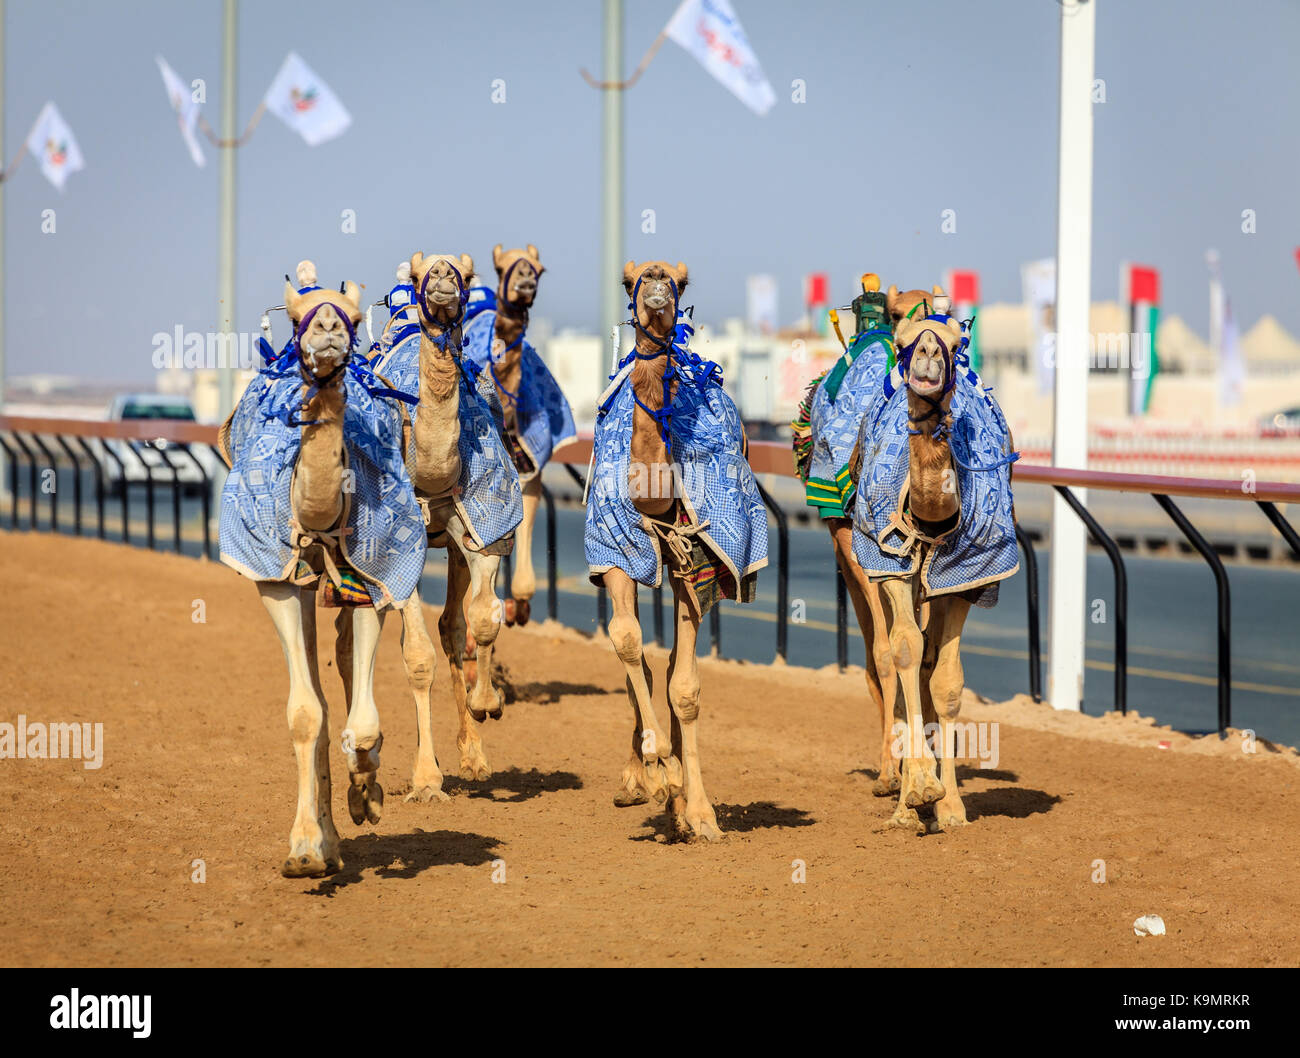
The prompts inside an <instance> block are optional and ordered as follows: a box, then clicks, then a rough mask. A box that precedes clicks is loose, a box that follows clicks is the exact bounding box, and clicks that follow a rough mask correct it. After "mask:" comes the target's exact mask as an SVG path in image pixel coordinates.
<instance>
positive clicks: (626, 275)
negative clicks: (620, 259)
mask: <svg viewBox="0 0 1300 1058" xmlns="http://www.w3.org/2000/svg"><path fill="white" fill-rule="evenodd" d="M635 286H636V262H635V261H628V263H627V264H625V265H624V266H623V289H624V290H626V291H627V296H628V297H631V296H632V290H633V288H634V287H635Z"/></svg>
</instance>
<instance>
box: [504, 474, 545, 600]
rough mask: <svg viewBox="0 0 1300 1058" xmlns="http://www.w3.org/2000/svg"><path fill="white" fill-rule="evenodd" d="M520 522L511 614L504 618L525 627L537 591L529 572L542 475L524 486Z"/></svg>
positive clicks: (532, 576) (535, 577)
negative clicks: (522, 518)
mask: <svg viewBox="0 0 1300 1058" xmlns="http://www.w3.org/2000/svg"><path fill="white" fill-rule="evenodd" d="M523 491H524V520H523V521H522V522H520V523H519V526H518V527H517V528H516V529H515V564H514V572H513V573H512V575H511V577H510V597H511V600H512V601H513V602H514V613H513V614H507V615H506V616H507V617H511V618H512V619H513V621H514V623H516V624H521V625H526V624H527V623H528V617H529V615H530V614H531V612H532V598H533V595H534V593H535V592H536V591H537V574H536V573H535V572H534V570H533V527H534V526H535V525H536V524H537V505H538V503H540V502H541V499H542V475H541V474H538V475H537V476H536V477H535V478H533V479H532V480H531V481H529V482H528V484H527V485H525V486H524V490H523Z"/></svg>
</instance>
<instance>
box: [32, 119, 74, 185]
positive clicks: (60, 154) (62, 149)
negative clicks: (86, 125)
mask: <svg viewBox="0 0 1300 1058" xmlns="http://www.w3.org/2000/svg"><path fill="white" fill-rule="evenodd" d="M27 149H28V150H29V151H31V152H32V154H33V155H35V156H36V158H37V159H39V160H40V165H41V172H42V173H43V174H45V179H46V180H48V181H49V182H50V183H52V184H53V185H54V186H55V187H57V188H58V189H59V190H60V191H62V190H63V185H64V184H66V183H67V182H68V177H69V176H71V175H72V174H73V173H75V172H78V171H80V170H82V169H84V168H85V167H86V160H85V159H84V158H83V157H82V156H81V148H80V147H78V146H77V138H76V137H75V136H73V135H72V129H70V128H69V127H68V123H67V122H66V121H64V120H63V115H62V114H60V113H59V108H58V107H56V106H55V105H54V104H53V103H46V104H45V106H44V107H43V108H41V112H40V114H39V115H37V118H36V124H35V125H33V126H32V131H31V132H29V133H28V134H27Z"/></svg>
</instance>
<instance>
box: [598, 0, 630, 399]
mask: <svg viewBox="0 0 1300 1058" xmlns="http://www.w3.org/2000/svg"><path fill="white" fill-rule="evenodd" d="M622 71H623V0H605V83H604V84H603V85H602V86H601V88H602V91H603V93H604V100H603V101H602V102H603V108H604V137H603V144H604V159H603V164H602V173H603V181H602V192H601V203H602V204H601V228H602V242H601V253H600V280H599V288H598V290H599V298H600V300H599V302H598V304H599V305H600V347H599V348H600V351H599V352H598V353H597V355H596V395H597V397H599V395H600V394H601V393H602V392H603V391H604V389H605V384H606V381H607V378H608V374H609V365H607V364H606V362H605V356H606V346H605V342H607V341H609V342H614V345H615V348H616V349H617V346H618V343H617V342H616V341H615V340H614V338H613V335H614V334H615V332H616V331H617V330H618V326H619V318H620V313H621V309H622V304H623V303H622V297H621V295H622V287H621V285H620V283H619V280H620V277H621V276H622V274H623V269H622V265H623V261H622V257H623V88H624V86H623V85H622V84H621V83H620V81H619V79H620V78H621V77H622V76H623V73H622Z"/></svg>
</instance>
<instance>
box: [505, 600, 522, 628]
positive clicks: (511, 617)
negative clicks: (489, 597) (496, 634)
mask: <svg viewBox="0 0 1300 1058" xmlns="http://www.w3.org/2000/svg"><path fill="white" fill-rule="evenodd" d="M517 609H518V607H517V605H516V603H515V600H514V599H506V601H505V602H503V603H502V604H501V619H502V620H503V621H504V622H505V623H506V624H507V625H513V624H514V623H515V612H516V610H517Z"/></svg>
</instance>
